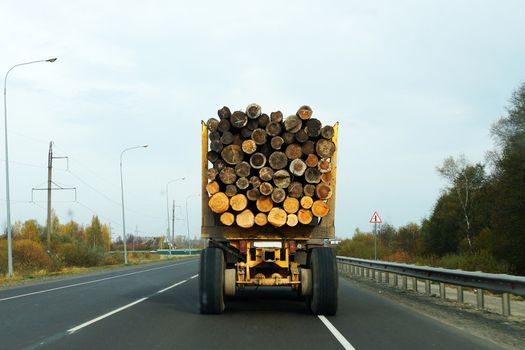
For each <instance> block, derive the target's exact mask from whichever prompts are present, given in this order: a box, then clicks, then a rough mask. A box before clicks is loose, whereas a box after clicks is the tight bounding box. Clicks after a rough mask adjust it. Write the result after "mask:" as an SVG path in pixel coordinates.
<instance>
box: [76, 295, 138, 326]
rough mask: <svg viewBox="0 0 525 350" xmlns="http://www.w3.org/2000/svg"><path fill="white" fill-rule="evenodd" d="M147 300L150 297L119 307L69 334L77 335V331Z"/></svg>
mask: <svg viewBox="0 0 525 350" xmlns="http://www.w3.org/2000/svg"><path fill="white" fill-rule="evenodd" d="M147 299H148V297H146V298H142V299H139V300H135V301H134V302H132V303H129V304H127V305H124V306H122V307H119V308H118V309H115V310H113V311H110V312H108V313H107V314H104V315H102V316H99V317H97V318H94V319H92V320H89V321H87V322H84V323H82V324H80V325H78V326H76V327H73V328H71V329H68V330H67V332H68V333H69V334H73V333H75V332H76V331H78V330H79V329H82V328H84V327H87V326H89V325H90V324H93V323H95V322H98V321H100V320H102V319H104V318H106V317H109V316H111V315H113V314H116V313H117V312H120V311H122V310H126V309H127V308H130V307H132V306H133V305H137V304H138V303H142V302H143V301H144V300H147Z"/></svg>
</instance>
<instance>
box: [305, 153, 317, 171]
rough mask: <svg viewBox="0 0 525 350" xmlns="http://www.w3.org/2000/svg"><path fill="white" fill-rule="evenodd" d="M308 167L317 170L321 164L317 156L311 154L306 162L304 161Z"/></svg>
mask: <svg viewBox="0 0 525 350" xmlns="http://www.w3.org/2000/svg"><path fill="white" fill-rule="evenodd" d="M304 162H305V163H306V165H307V166H308V167H309V168H315V167H317V164H319V158H318V157H317V155H315V154H313V153H312V154H309V155H308V157H306V160H305V161H304Z"/></svg>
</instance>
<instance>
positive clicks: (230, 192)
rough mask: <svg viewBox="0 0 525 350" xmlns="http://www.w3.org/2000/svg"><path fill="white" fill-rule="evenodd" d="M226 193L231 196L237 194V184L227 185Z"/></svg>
mask: <svg viewBox="0 0 525 350" xmlns="http://www.w3.org/2000/svg"><path fill="white" fill-rule="evenodd" d="M224 193H225V194H226V195H227V196H228V197H230V198H231V197H233V196H235V195H236V194H237V186H235V185H226V189H225V190H224Z"/></svg>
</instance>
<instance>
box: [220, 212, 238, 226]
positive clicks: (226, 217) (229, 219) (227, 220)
mask: <svg viewBox="0 0 525 350" xmlns="http://www.w3.org/2000/svg"><path fill="white" fill-rule="evenodd" d="M220 220H221V223H222V224H223V225H226V226H231V225H233V223H234V222H235V215H233V214H232V213H230V212H224V213H222V214H221V217H220Z"/></svg>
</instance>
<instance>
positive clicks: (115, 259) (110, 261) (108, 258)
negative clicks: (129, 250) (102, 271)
mask: <svg viewBox="0 0 525 350" xmlns="http://www.w3.org/2000/svg"><path fill="white" fill-rule="evenodd" d="M118 264H124V254H122V253H121V252H115V253H113V254H106V255H105V256H104V265H118Z"/></svg>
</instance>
